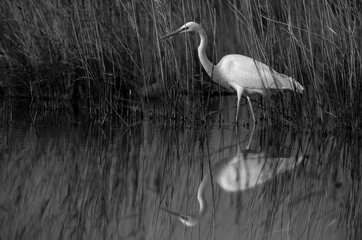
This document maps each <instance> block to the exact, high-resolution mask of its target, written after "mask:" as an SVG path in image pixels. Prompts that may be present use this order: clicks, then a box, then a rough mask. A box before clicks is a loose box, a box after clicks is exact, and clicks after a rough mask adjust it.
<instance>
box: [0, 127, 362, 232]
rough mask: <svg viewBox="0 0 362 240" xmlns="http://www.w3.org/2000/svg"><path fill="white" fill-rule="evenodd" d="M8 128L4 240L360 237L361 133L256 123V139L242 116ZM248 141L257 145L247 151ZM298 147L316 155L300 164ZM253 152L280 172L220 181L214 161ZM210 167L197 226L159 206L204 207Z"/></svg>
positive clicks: (1, 195) (259, 163) (1, 194)
mask: <svg viewBox="0 0 362 240" xmlns="http://www.w3.org/2000/svg"><path fill="white" fill-rule="evenodd" d="M0 133H1V135H0V136H1V139H0V157H1V168H0V177H1V191H0V212H1V214H0V238H1V239H14V238H16V239H18V238H26V239H34V238H36V239H56V238H57V239H58V238H60V239H100V238H102V239H140V238H152V239H184V238H186V239H210V238H213V239H219V238H221V237H223V239H235V238H251V239H257V238H267V239H280V238H282V237H289V238H290V239H298V238H304V239H340V238H342V237H350V238H351V239H358V237H359V236H361V235H360V234H361V229H360V226H361V224H360V223H361V216H362V214H361V211H360V210H359V209H361V207H360V202H361V190H360V184H361V180H360V179H361V163H360V161H357V159H361V153H360V150H359V147H358V146H360V145H359V143H360V142H359V141H360V140H358V138H351V137H349V136H345V135H343V134H339V133H336V134H334V135H326V136H320V135H318V134H311V133H309V134H303V133H301V132H299V131H297V130H294V129H292V128H288V127H285V126H284V127H283V126H280V127H273V128H271V127H260V126H257V128H256V129H255V132H254V134H253V138H252V141H251V142H250V143H249V139H250V135H251V129H247V128H240V129H239V136H237V134H236V133H235V129H234V128H233V127H232V126H222V127H215V126H212V125H197V124H195V125H190V126H188V127H180V128H178V129H176V128H175V126H168V125H164V124H159V125H158V124H153V123H150V122H147V121H145V122H143V123H142V124H140V125H138V126H135V127H133V128H130V129H123V128H119V129H108V130H107V131H105V132H104V131H102V130H101V129H99V128H89V129H84V128H77V127H71V126H64V127H61V126H60V127H57V128H54V127H44V128H41V129H36V131H35V130H33V129H32V128H30V127H29V128H25V129H24V128H23V127H22V128H20V129H16V128H12V127H6V128H1V129H0ZM238 146H240V149H246V148H247V147H248V146H249V148H250V149H249V150H248V149H246V151H242V150H240V152H239V153H238ZM300 154H301V156H304V155H306V154H308V158H305V159H304V160H303V161H302V162H300V164H299V165H298V166H297V167H295V168H293V167H294V165H295V164H296V163H297V162H299V161H295V160H299V159H300V158H298V157H295V156H300ZM235 156H237V157H236V158H234V157H235ZM264 156H265V157H264ZM250 157H254V158H256V159H257V160H253V162H254V163H255V168H256V167H259V169H270V171H267V172H268V173H272V174H271V175H270V176H273V177H272V178H271V179H270V178H268V176H269V175H266V176H267V177H266V178H257V179H261V180H263V181H262V182H260V184H258V185H257V186H256V187H251V186H252V185H253V183H259V182H258V180H255V179H254V180H252V179H251V178H250V179H249V183H248V182H244V183H243V184H244V185H243V186H244V188H249V189H248V190H244V191H238V192H227V191H224V190H222V187H219V185H216V184H213V183H214V182H215V181H214V180H217V179H216V177H217V174H216V173H214V172H213V171H214V169H223V168H220V167H216V166H228V165H227V164H226V163H230V166H232V167H231V169H235V166H236V165H237V164H241V163H242V162H243V161H244V160H245V161H246V162H247V161H248V160H247V159H248V158H250ZM273 158H280V159H290V160H291V162H290V163H288V164H285V170H287V171H284V173H282V171H281V170H282V169H284V168H282V167H280V166H283V164H281V165H278V164H275V163H276V162H275V161H269V160H268V161H264V163H263V159H270V160H271V159H273ZM225 159H228V160H230V159H231V160H232V159H234V161H227V160H225ZM240 159H243V161H240ZM269 163H270V164H269ZM280 163H283V160H281V161H280ZM286 163H287V162H286ZM235 164H236V165H235ZM278 166H279V167H278ZM239 167H240V166H239ZM249 168H250V169H252V166H249ZM291 168H293V169H291ZM220 171H221V170H220ZM278 171H280V173H279V174H275V173H278ZM210 172H211V173H213V174H212V175H210V176H211V177H212V178H213V179H211V180H212V181H210V182H209V183H211V184H209V186H210V187H208V188H205V191H204V198H205V201H207V202H208V203H209V206H210V207H209V208H208V211H207V214H206V215H205V217H204V218H202V220H201V221H200V224H199V225H198V226H197V227H194V228H188V227H185V225H183V224H182V223H180V222H179V221H178V220H177V219H176V218H175V217H174V216H172V215H169V214H167V213H165V212H163V211H160V208H161V207H164V208H166V209H172V210H173V211H177V212H181V213H190V212H196V213H197V212H198V210H199V202H198V200H197V198H196V196H197V191H198V188H199V184H200V181H202V179H203V178H204V177H205V176H207V174H209V173H210ZM246 174H250V176H251V171H249V173H248V171H246ZM238 178H239V182H240V183H241V179H242V176H241V175H238V174H236V175H235V176H234V178H233V179H234V180H235V179H236V180H237V179H238ZM267 179H268V180H267ZM264 180H267V181H264ZM245 184H246V185H245ZM245 186H249V187H245Z"/></svg>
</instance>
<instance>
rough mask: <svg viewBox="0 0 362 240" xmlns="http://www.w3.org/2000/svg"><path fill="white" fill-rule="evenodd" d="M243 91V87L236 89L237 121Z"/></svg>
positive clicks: (236, 120)
mask: <svg viewBox="0 0 362 240" xmlns="http://www.w3.org/2000/svg"><path fill="white" fill-rule="evenodd" d="M242 93H243V88H241V87H240V88H237V89H236V95H237V103H236V116H235V122H238V117H239V106H240V99H241V95H242Z"/></svg>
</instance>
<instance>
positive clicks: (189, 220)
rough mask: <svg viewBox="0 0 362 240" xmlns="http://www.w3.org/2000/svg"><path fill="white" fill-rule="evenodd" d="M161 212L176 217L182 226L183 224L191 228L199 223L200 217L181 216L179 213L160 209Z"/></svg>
mask: <svg viewBox="0 0 362 240" xmlns="http://www.w3.org/2000/svg"><path fill="white" fill-rule="evenodd" d="M161 209H162V210H163V211H165V212H167V213H169V214H172V215H174V216H176V217H177V218H178V219H179V220H180V221H181V222H182V223H183V224H185V225H186V226H188V227H193V226H195V225H197V224H198V223H199V221H200V217H198V216H189V215H181V214H179V213H176V212H173V211H170V210H167V209H164V208H161Z"/></svg>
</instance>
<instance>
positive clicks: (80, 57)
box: [0, 0, 362, 128]
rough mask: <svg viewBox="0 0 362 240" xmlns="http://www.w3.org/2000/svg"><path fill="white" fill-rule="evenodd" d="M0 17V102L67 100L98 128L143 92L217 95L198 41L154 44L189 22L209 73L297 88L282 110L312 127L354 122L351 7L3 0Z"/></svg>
mask: <svg viewBox="0 0 362 240" xmlns="http://www.w3.org/2000/svg"><path fill="white" fill-rule="evenodd" d="M0 9H1V10H0V21H1V23H2V24H1V25H0V30H1V32H2V33H3V34H1V36H0V40H1V44H0V50H1V55H0V67H1V69H2V71H1V73H0V74H1V75H0V77H1V79H0V89H1V91H0V93H1V94H2V95H3V96H23V97H29V98H31V99H35V100H36V99H44V98H47V99H54V98H58V99H62V101H67V100H69V99H72V101H73V102H74V104H79V105H80V106H81V107H82V108H83V109H88V111H89V113H90V114H92V115H94V116H96V118H98V119H104V118H108V117H111V116H115V117H122V116H124V115H123V114H124V113H125V109H128V107H129V106H130V104H132V101H131V102H130V101H129V99H133V100H138V99H142V97H144V96H145V95H147V94H148V91H147V90H150V89H156V90H157V91H155V95H156V96H157V97H158V98H164V99H168V100H170V101H175V100H174V99H180V94H183V93H184V92H187V93H188V94H191V95H194V94H196V95H199V93H200V90H202V91H201V93H202V94H201V95H204V94H205V93H207V95H209V94H210V93H212V92H213V91H219V90H222V88H219V87H218V86H217V85H216V84H214V83H212V82H211V81H210V79H209V78H208V77H206V74H205V73H204V72H203V69H202V67H201V66H200V64H199V61H198V59H197V54H196V52H195V51H196V48H197V44H198V41H199V40H198V38H197V36H184V37H179V38H174V39H172V40H167V41H160V40H159V37H160V36H162V35H164V34H165V33H167V32H169V31H171V30H173V29H175V28H177V27H179V26H181V25H182V24H183V23H185V22H188V21H196V22H199V23H201V24H202V26H203V27H204V28H205V29H206V31H207V32H208V35H209V40H210V42H209V47H208V49H207V54H208V55H209V58H210V59H212V61H213V62H214V63H216V62H217V61H219V60H220V59H221V57H222V56H223V55H225V54H229V53H239V54H243V55H247V56H250V57H253V58H255V59H257V60H260V61H262V62H264V63H266V64H268V65H270V66H271V67H273V68H275V69H276V70H278V71H280V72H283V73H285V74H288V75H290V76H293V77H294V78H296V79H297V80H298V81H299V82H301V83H302V84H303V85H305V86H306V93H305V95H304V96H303V98H302V100H301V101H300V102H299V104H296V105H294V104H288V106H289V107H292V108H296V109H297V110H298V109H299V108H300V107H298V106H302V110H298V111H296V112H298V114H299V116H300V117H301V118H306V119H307V120H308V122H309V123H312V125H313V123H315V122H319V123H326V122H330V121H331V122H337V123H339V124H340V125H341V126H342V127H348V128H356V127H357V126H358V125H359V122H360V112H361V110H362V109H361V104H359V103H360V101H361V97H360V96H361V94H360V92H361V89H362V87H361V81H359V79H360V78H361V76H362V70H361V62H362V57H361V51H360V49H361V47H362V46H361V45H362V44H361V41H360V40H361V32H362V27H361V25H362V24H361V23H362V16H361V11H360V9H361V3H360V2H359V1H347V0H345V1H337V0H322V1H317V2H315V1H312V2H310V1H298V2H295V3H294V2H293V3H292V2H290V1H285V0H278V1H273V2H270V1H266V0H256V1H250V0H246V1H241V2H239V1H231V0H229V1H217V0H213V1H211V0H208V1H191V0H183V1H179V2H169V1H164V0H154V1H145V0H131V1H126V2H124V1H108V2H107V3H104V2H101V1H93V2H84V1H73V2H64V1H58V0H53V1H45V0H40V1H27V2H23V1H9V0H5V1H2V2H1V3H0ZM210 83H211V84H210ZM150 86H152V88H150ZM176 101H178V100H176Z"/></svg>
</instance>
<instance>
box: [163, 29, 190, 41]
mask: <svg viewBox="0 0 362 240" xmlns="http://www.w3.org/2000/svg"><path fill="white" fill-rule="evenodd" d="M184 30H185V28H183V27H182V28H179V29H177V30H175V31H173V32H171V33H169V34H167V35H166V36H163V37H161V38H160V39H161V40H163V39H166V38H169V37H172V36H174V35H176V34H179V33H180V32H182V31H184Z"/></svg>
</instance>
